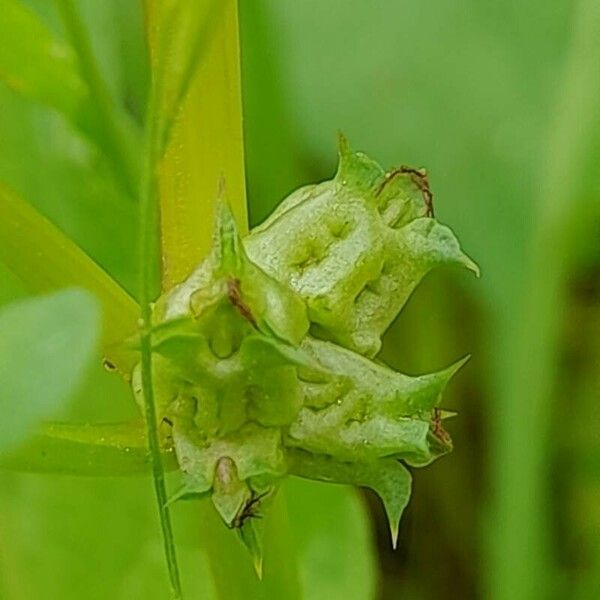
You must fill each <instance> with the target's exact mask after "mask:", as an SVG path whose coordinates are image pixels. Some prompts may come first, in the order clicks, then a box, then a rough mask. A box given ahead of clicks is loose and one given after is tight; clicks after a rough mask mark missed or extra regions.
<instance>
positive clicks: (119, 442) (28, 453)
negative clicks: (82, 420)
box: [0, 421, 177, 477]
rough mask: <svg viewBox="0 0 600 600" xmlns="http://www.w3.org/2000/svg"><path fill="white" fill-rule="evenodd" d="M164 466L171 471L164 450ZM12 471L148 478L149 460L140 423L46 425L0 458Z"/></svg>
mask: <svg viewBox="0 0 600 600" xmlns="http://www.w3.org/2000/svg"><path fill="white" fill-rule="evenodd" d="M163 457H164V463H165V466H166V467H167V468H168V469H169V470H172V469H175V468H176V467H177V463H176V461H175V460H174V456H173V452H172V450H171V449H169V448H164V452H163ZM0 467H2V468H3V469H10V470H13V471H25V472H32V473H55V474H63V475H64V474H66V475H88V476H110V477H114V476H120V475H136V474H149V473H150V470H151V467H150V457H149V454H148V447H147V444H146V434H145V430H144V426H143V423H142V422H141V421H140V422H133V423H107V424H98V425H71V424H66V423H48V424H44V425H42V426H41V428H40V430H39V432H38V433H36V435H35V436H34V437H33V438H32V439H31V440H29V441H28V442H26V443H25V444H23V445H21V446H19V447H18V448H16V449H15V450H13V451H11V452H8V453H6V454H5V455H3V456H2V457H0Z"/></svg>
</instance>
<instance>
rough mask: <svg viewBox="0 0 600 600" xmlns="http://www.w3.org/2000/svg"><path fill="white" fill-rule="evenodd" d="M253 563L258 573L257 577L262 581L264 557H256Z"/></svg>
mask: <svg viewBox="0 0 600 600" xmlns="http://www.w3.org/2000/svg"><path fill="white" fill-rule="evenodd" d="M253 563H254V571H255V572H256V576H257V577H258V578H259V579H260V580H261V581H262V578H263V559H262V556H255V557H254V561H253Z"/></svg>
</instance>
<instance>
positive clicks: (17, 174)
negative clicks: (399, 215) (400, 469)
mask: <svg viewBox="0 0 600 600" xmlns="http://www.w3.org/2000/svg"><path fill="white" fill-rule="evenodd" d="M12 2H13V3H14V0H12ZM23 3H24V4H25V5H27V6H28V7H29V8H30V9H31V10H32V11H34V15H36V16H37V17H38V18H39V19H40V20H41V22H42V23H43V24H44V26H45V27H47V28H48V29H49V31H50V32H51V36H52V39H56V40H58V41H59V43H60V44H69V43H70V42H69V39H70V38H69V36H68V34H67V32H66V31H65V30H64V27H63V25H62V22H61V19H60V14H59V12H58V11H57V9H56V5H55V3H52V2H48V1H47V0H27V1H25V2H23ZM3 4H4V2H0V6H2V5H3ZM75 4H76V5H77V6H78V8H80V9H81V11H82V14H83V16H84V24H85V26H86V28H87V30H88V31H89V32H90V35H91V40H92V48H93V50H94V53H95V55H96V56H97V57H98V60H99V69H100V73H101V74H102V75H103V77H104V78H105V80H106V82H107V87H108V93H109V95H110V98H111V101H113V102H114V103H115V104H116V105H117V106H118V107H119V109H121V110H123V111H124V112H125V113H126V114H127V115H128V116H127V122H128V125H127V126H126V130H127V131H130V130H133V131H134V132H135V128H136V125H135V124H136V123H139V122H140V119H141V115H142V114H143V112H144V107H145V97H146V89H147V66H146V61H145V48H144V39H143V19H142V12H141V6H140V3H139V2H138V1H137V0H106V1H104V2H98V1H96V0H79V1H77V2H75ZM240 5H241V14H242V41H243V45H242V61H243V67H244V103H245V127H246V151H247V165H248V178H249V179H248V182H249V193H250V212H251V216H252V219H253V221H254V223H257V222H258V221H260V220H262V219H263V218H264V217H265V216H266V215H267V214H268V212H269V211H270V210H271V209H272V207H273V206H274V205H275V204H276V202H278V201H279V200H280V199H281V198H283V197H284V196H285V195H287V194H288V193H289V192H290V191H291V190H292V189H294V188H295V187H296V186H298V185H300V184H302V183H304V182H306V181H316V180H319V179H325V178H328V177H330V176H331V174H332V172H333V170H334V161H333V160H332V156H333V149H334V145H335V133H336V130H338V129H341V130H343V131H344V132H345V133H346V134H347V135H348V136H349V137H350V139H352V140H353V143H354V144H355V145H356V146H357V148H359V149H361V150H365V151H367V152H369V153H370V154H372V155H375V156H378V157H380V158H381V159H382V162H383V163H384V165H385V166H392V165H398V164H402V163H406V164H410V165H412V166H416V167H420V166H425V167H427V169H428V172H429V176H430V183H431V186H432V189H433V192H434V204H435V209H436V216H437V217H438V218H439V219H440V221H441V222H449V223H452V224H453V227H454V229H455V230H456V232H457V233H458V235H459V236H460V238H461V241H462V242H463V244H464V246H465V248H468V249H469V252H470V253H471V254H472V255H473V256H476V257H477V259H478V262H479V263H480V266H481V268H482V272H483V277H482V280H481V283H478V284H477V285H476V286H475V285H474V284H473V282H472V281H471V280H470V278H467V277H465V276H463V275H462V274H461V273H460V272H459V271H448V272H446V273H443V274H435V275H431V276H429V277H428V278H427V279H426V281H425V282H424V284H423V285H422V287H421V288H420V289H419V290H418V291H417V292H416V297H415V299H414V300H415V301H414V302H412V301H411V302H409V304H408V306H407V308H406V309H405V311H404V314H403V315H402V316H401V317H400V318H399V319H398V322H397V324H396V325H395V326H394V328H393V330H392V331H391V332H390V334H389V335H388V336H387V339H386V340H385V341H384V356H385V359H386V360H387V361H388V362H390V363H391V364H393V365H394V366H396V367H398V368H401V369H402V370H403V371H408V372H415V373H416V372H424V371H431V370H434V369H437V368H439V367H440V366H442V365H444V364H448V363H449V362H450V361H451V360H452V359H453V358H454V357H456V356H461V355H464V354H466V353H467V352H469V353H472V355H473V360H472V361H471V363H470V364H469V366H468V368H465V369H464V370H463V372H462V373H461V374H459V375H458V376H457V379H456V384H455V386H454V388H453V390H450V391H451V392H452V391H453V394H452V395H450V396H449V399H450V400H451V401H452V402H451V405H452V406H453V408H456V409H457V410H458V411H459V412H460V418H458V419H455V420H454V421H453V422H452V424H451V425H450V426H449V428H450V429H451V430H452V434H453V437H454V440H455V452H454V454H453V455H452V457H451V458H450V459H449V460H446V461H444V463H440V464H439V465H435V466H433V467H431V468H429V469H426V470H421V471H420V472H419V473H418V474H417V476H416V477H415V482H414V484H415V485H414V497H413V502H412V504H411V507H410V508H409V510H408V512H407V515H406V517H405V522H404V524H403V526H402V527H401V531H400V548H399V550H398V551H397V552H396V553H393V554H392V553H391V552H390V551H389V539H388V538H389V534H388V531H387V524H386V523H385V522H384V521H383V520H379V521H376V523H377V535H378V538H377V539H378V540H379V554H378V558H376V559H374V558H373V557H372V556H371V555H370V554H369V552H368V551H365V550H364V549H365V548H367V547H368V543H369V539H370V532H369V528H368V525H367V523H366V522H365V521H364V517H363V516H362V514H361V512H360V510H359V506H358V504H357V502H356V499H355V498H354V497H352V496H348V495H346V494H345V490H337V489H336V488H333V487H325V488H323V487H319V486H317V485H316V484H315V485H314V486H311V487H310V489H309V488H306V487H301V488H296V487H295V485H294V486H289V494H288V498H287V504H288V505H289V506H288V510H289V514H290V515H291V516H293V518H292V520H291V525H290V527H291V528H292V529H293V531H292V532H289V531H288V532H287V533H286V536H287V535H288V534H289V533H291V534H293V535H294V536H296V537H295V539H296V540H297V547H295V548H294V550H293V551H294V552H296V553H297V554H298V556H299V557H300V559H301V561H300V565H301V566H300V572H299V574H298V577H299V578H300V582H301V588H302V589H303V590H304V591H305V597H306V598H315V599H320V598H326V597H327V598H329V597H334V596H336V595H337V596H339V597H347V598H352V599H353V600H354V599H356V600H359V599H364V598H373V597H380V598H384V599H387V598H390V599H391V598H398V597H401V598H414V599H417V600H418V599H426V598H440V597H448V596H449V595H451V596H452V597H460V598H479V597H493V598H502V599H503V598H507V599H508V598H510V599H511V600H513V599H515V598H536V597H540V598H546V597H556V598H577V599H587V598H590V599H591V598H596V597H597V592H598V589H599V588H600V581H599V578H598V573H600V545H599V544H598V539H600V509H599V508H598V507H600V468H599V465H600V442H599V441H598V440H599V439H600V438H599V436H598V434H597V431H598V424H599V416H600V415H599V414H598V401H597V400H598V397H599V395H600V370H599V367H598V365H599V364H600V347H599V346H598V339H600V309H599V305H600V289H599V288H598V283H597V282H598V279H599V272H600V271H599V265H600V244H599V243H598V239H599V238H600V216H599V213H600V210H599V206H600V201H599V196H600V178H599V171H598V168H597V164H598V157H599V156H600V136H599V135H598V134H599V133H600V130H599V127H598V125H599V119H598V117H599V116H600V104H598V103H597V101H596V98H597V97H598V96H599V94H598V85H599V80H598V79H599V71H598V69H597V65H598V63H599V51H598V43H599V42H600V28H599V26H598V8H597V3H596V2H594V1H593V0H557V1H554V2H542V1H541V0H533V1H532V2H527V3H522V2H517V1H516V0H501V1H499V2H496V3H493V4H490V3H482V2H479V1H478V0H467V1H466V2H461V3H453V2H446V1H444V0H432V1H430V2H422V1H419V0H401V1H398V0H375V1H373V2H358V1H355V2H354V1H352V2H351V1H349V0H320V1H318V0H302V1H301V2H298V1H294V0H241V3H240ZM3 18H4V16H3V14H2V12H1V11H0V20H2V19H3ZM3 24H4V23H3ZM44 35H46V34H44ZM41 41H42V39H41V38H40V39H37V40H36V42H41ZM2 45H3V50H2V54H0V57H1V56H4V52H5V51H6V49H7V47H8V46H7V42H6V39H5V38H4V37H3V39H2ZM9 49H10V48H9ZM28 50H31V51H33V48H29V49H28ZM69 60H70V59H69ZM29 66H30V67H31V68H33V65H29ZM1 71H2V70H1V69H0V74H1ZM27 72H29V71H27ZM23 73H25V71H23ZM81 77H83V76H81ZM53 82H54V80H52V81H51V82H50V83H53ZM86 85H89V84H88V83H87V81H86ZM37 100H44V101H45V102H46V103H47V104H50V105H52V106H54V108H51V107H50V106H43V105H41V104H39V103H37V102H36V101H35V99H33V98H30V99H24V98H23V97H22V96H20V95H19V94H17V93H16V92H15V90H14V89H13V88H10V87H8V86H5V85H4V84H0V106H1V107H2V110H1V111H0V181H1V182H2V183H3V184H6V185H8V186H10V187H11V188H12V189H14V190H15V191H16V192H17V193H18V194H19V195H20V196H22V197H23V198H25V199H26V200H27V201H28V202H30V203H31V204H33V205H34V206H35V207H36V208H37V209H38V210H40V211H41V212H42V213H43V214H44V215H46V216H47V217H48V218H49V219H50V220H51V221H52V222H53V223H54V224H56V225H57V226H58V227H59V228H61V229H62V230H63V231H65V232H66V233H67V234H68V235H69V236H70V237H72V238H73V239H74V240H75V241H76V242H77V243H78V244H79V245H80V246H81V247H83V248H84V250H86V251H87V252H88V253H89V254H90V255H91V256H92V257H93V258H94V259H95V260H96V261H98V262H99V263H100V264H101V265H102V266H103V267H105V268H106V269H107V270H108V272H109V273H110V274H111V275H113V276H114V277H115V278H116V279H117V280H118V281H119V282H120V283H121V284H122V285H123V286H124V287H125V288H126V289H128V290H129V291H132V290H134V289H135V277H136V273H135V267H134V265H135V252H134V248H135V247H136V230H135V205H134V202H133V201H132V200H131V198H130V197H129V196H128V194H127V193H126V191H125V190H124V189H123V178H122V176H120V175H119V174H118V173H117V172H115V161H114V159H113V158H114V157H112V156H110V155H108V154H107V151H106V145H104V146H102V145H101V144H99V143H97V142H95V141H94V139H93V137H91V136H90V135H89V134H88V133H85V134H82V130H81V128H78V127H76V126H74V125H73V121H72V120H71V119H68V118H66V117H65V116H64V108H63V107H62V104H61V103H59V104H60V106H57V105H56V102H54V104H53V103H52V102H49V101H48V99H47V98H46V99H44V98H40V97H39V96H38V97H37ZM69 106H70V105H69ZM57 108H60V109H61V110H62V111H63V112H61V110H57ZM191 133H192V132H190V135H191ZM133 135H135V133H134V134H133ZM201 169H202V165H201V164H199V165H198V171H201ZM561 186H562V187H561ZM559 188H560V189H559ZM557 198H558V199H559V201H560V202H559V203H558V204H560V205H561V206H567V207H573V210H572V211H570V210H569V211H567V212H568V214H567V215H566V216H565V217H564V218H562V217H561V219H560V220H559V222H558V224H556V223H553V224H552V231H551V232H550V230H549V229H548V227H547V223H548V221H547V219H548V217H547V210H548V207H549V206H555V205H556V199H557ZM543 215H546V216H543ZM540 230H541V234H540ZM546 236H549V237H546ZM540 239H541V240H542V243H540V241H539V240H540ZM555 243H556V246H557V247H559V248H560V256H559V258H560V260H561V262H562V261H565V262H566V264H561V265H559V268H558V269H557V268H555V267H556V265H555V264H554V257H555V255H556V252H557V251H556V250H555V249H554V245H555ZM536 247H537V249H536ZM540 247H541V248H542V254H541V256H542V258H543V257H544V256H545V254H544V252H543V251H544V250H546V249H548V250H550V249H551V250H552V252H551V253H549V254H548V256H552V257H553V261H552V262H547V263H543V262H542V263H541V264H540V259H539V258H535V256H536V253H539V249H540ZM532 261H533V262H532ZM536 261H537V263H536ZM532 264H534V265H535V266H536V267H535V270H532V266H531V265H532ZM536 273H537V275H536ZM540 273H542V275H543V276H544V278H545V277H546V276H547V277H549V278H551V279H552V278H553V277H554V275H555V274H556V278H555V280H552V281H551V282H550V283H551V286H550V289H551V290H552V293H550V294H548V293H546V292H544V293H542V295H541V296H540V297H539V300H536V304H535V306H536V309H539V310H536V311H535V312H534V317H535V318H536V319H537V318H541V319H542V321H541V322H542V324H543V325H544V327H543V330H542V329H540V330H537V325H536V328H533V331H532V330H531V329H529V328H527V327H525V323H524V319H523V316H522V315H523V314H525V313H526V312H527V311H526V310H525V311H524V310H523V305H524V303H525V302H526V301H527V298H529V297H531V298H534V299H537V298H538V296H537V295H536V294H538V293H539V292H538V291H536V290H543V289H546V288H545V287H544V286H546V285H547V281H546V280H545V279H543V278H542V279H541V278H540ZM532 275H533V276H532ZM540 282H541V284H540ZM25 293H26V289H25V288H24V287H23V286H22V284H21V282H20V281H19V279H18V278H17V277H15V276H14V274H12V273H11V272H10V271H8V270H7V269H6V268H5V267H4V266H2V265H0V301H2V302H3V303H5V302H7V301H9V300H12V299H14V298H17V297H19V296H23V295H24V294H25ZM536 313H539V314H536ZM527 321H528V320H527ZM440 332H442V333H441V334H440ZM549 332H550V335H548V333H549ZM537 357H542V359H543V362H541V363H540V362H538V358H537ZM511 361H513V362H511ZM514 361H517V362H521V363H523V364H524V365H525V369H521V374H519V375H518V378H517V376H516V375H515V373H517V370H516V369H515V368H514V366H515V362H514ZM96 362H97V365H96V367H95V368H94V369H93V370H91V371H90V373H89V375H88V376H87V379H86V381H85V382H84V384H83V389H82V391H80V392H79V393H77V394H76V396H75V398H74V399H73V401H72V402H71V405H70V409H69V415H68V416H69V417H70V418H71V420H78V421H84V420H104V421H109V420H124V419H128V418H130V417H131V416H132V415H133V414H134V413H135V411H134V407H133V403H132V401H131V398H130V396H129V393H128V391H127V390H126V388H125V387H124V386H123V385H122V384H121V382H120V381H118V379H117V378H116V377H114V375H111V374H109V373H106V372H105V371H103V369H102V367H101V366H100V357H98V361H96ZM529 365H532V369H533V370H532V372H531V373H530V375H529V377H530V379H529V380H528V378H527V377H526V375H527V374H528V367H529ZM540 365H542V366H541V367H540ZM523 373H525V375H523ZM530 384H531V385H530ZM540 385H541V390H542V393H540V387H538V386H540ZM530 388H531V392H532V393H535V395H536V397H537V398H538V400H539V398H540V397H541V398H542V399H543V402H542V403H540V402H539V401H536V402H535V403H533V404H532V403H530V402H529V401H528V400H529V392H530ZM3 427H4V425H2V424H1V423H0V431H3ZM0 483H1V485H0V597H2V598H7V599H9V600H21V599H24V600H29V599H30V598H59V597H60V598H67V599H68V598H81V597H86V598H90V599H92V600H95V599H98V600H105V599H106V598H111V599H113V598H114V599H119V598H124V599H125V598H127V599H130V598H136V597H146V598H164V597H165V595H166V593H167V589H166V584H165V582H164V579H163V577H161V576H159V572H160V571H161V569H162V556H161V547H160V540H159V538H158V536H157V523H156V517H155V514H154V507H153V505H152V502H151V499H152V498H151V486H150V482H149V481H148V480H146V479H143V478H141V479H129V478H120V479H106V480H86V479H72V478H70V477H62V478H50V477H41V476H31V475H19V476H17V475H7V474H5V473H1V474H0ZM338 492H339V495H336V494H337V493H338ZM290 494H291V495H290ZM326 496H327V497H326ZM367 498H370V497H367ZM336 506H337V509H338V512H335V511H334V510H333V509H332V508H331V507H334V508H335V507H336ZM373 514H374V516H376V515H377V514H378V511H373ZM175 516H176V521H177V522H176V527H177V530H178V537H179V539H182V540H183V541H182V552H181V556H182V561H183V563H184V564H183V573H184V583H185V587H186V588H187V590H188V595H189V597H190V598H195V597H202V598H204V597H207V598H210V597H211V596H210V594H211V593H213V592H214V589H213V582H212V581H211V579H210V576H209V573H210V569H209V568H208V565H207V563H206V560H205V559H206V551H205V546H204V545H203V544H209V545H210V544H211V543H213V544H215V545H217V546H219V545H220V544H221V542H222V541H221V540H216V541H214V540H198V537H197V536H196V535H195V532H196V531H197V525H198V519H200V518H202V519H208V518H210V517H209V514H208V513H207V515H198V514H197V513H196V511H195V509H194V507H193V505H192V504H190V505H186V506H185V507H184V508H182V509H181V510H180V511H178V512H176V513H175ZM349 523H352V524H354V526H353V527H352V528H349V527H348V524H349ZM340 530H342V531H340ZM215 531H216V530H215ZM532 535H533V537H532ZM286 539H287V538H286ZM222 544H223V545H222V547H223V552H224V553H226V552H227V551H228V550H230V548H228V547H227V546H226V542H225V541H223V542H222ZM279 551H281V552H286V551H287V550H286V549H285V545H283V546H282V547H280V549H279ZM342 557H345V558H346V559H345V560H342ZM268 564H269V557H268V556H267V557H265V568H268ZM311 565H312V567H311ZM309 567H310V568H309ZM307 569H308V570H307ZM57 573H60V574H61V577H57V576H56V574H57ZM308 573H310V574H308ZM283 576H284V577H287V576H290V577H295V575H294V574H288V573H284V574H283ZM252 582H253V574H252V572H251V566H250V565H248V564H243V563H240V565H239V576H238V578H237V581H231V582H230V585H232V586H236V585H238V584H239V585H245V584H247V585H248V586H249V587H248V589H249V590H251V591H250V592H249V593H248V597H251V598H252V597H258V596H257V595H256V594H258V592H256V590H257V589H258V588H257V587H256V586H254V587H252V586H253V584H252ZM333 590H335V592H334V591H333ZM340 590H341V591H340ZM449 590H450V591H449ZM338 592H339V593H338ZM262 593H263V594H265V593H268V592H264V590H263V592H262ZM266 597H267V598H268V596H266Z"/></svg>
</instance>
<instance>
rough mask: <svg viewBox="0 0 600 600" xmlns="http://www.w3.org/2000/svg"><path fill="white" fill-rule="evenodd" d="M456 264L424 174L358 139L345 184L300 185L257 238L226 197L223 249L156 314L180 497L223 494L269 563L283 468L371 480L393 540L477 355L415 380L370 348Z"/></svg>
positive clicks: (165, 414) (219, 229)
mask: <svg viewBox="0 0 600 600" xmlns="http://www.w3.org/2000/svg"><path fill="white" fill-rule="evenodd" d="M443 264H458V265H463V266H466V267H467V268H469V269H471V270H473V271H475V272H477V267H476V265H475V264H474V263H473V262H472V261H471V260H470V259H469V258H468V257H467V256H466V255H465V254H463V253H462V251H461V250H460V247H459V244H458V241H457V240H456V238H455V236H454V234H453V233H452V232H451V231H450V230H449V229H448V228H447V227H445V226H443V225H440V224H439V223H438V222H437V221H436V220H435V219H434V217H433V210H432V204H431V193H430V191H429V186H428V182H427V177H426V174H425V172H424V171H422V170H415V169H410V168H407V167H401V168H399V169H395V170H392V171H390V172H387V173H386V172H384V171H383V169H381V167H380V166H379V165H378V164H376V163H375V162H373V161H372V160H370V159H369V158H368V157H366V156H365V155H364V154H361V153H355V152H352V151H350V149H349V148H348V146H347V144H346V142H345V140H342V142H341V144H340V163H339V168H338V172H337V174H336V176H335V177H334V178H333V179H332V180H330V181H325V182H323V183H319V184H316V185H311V186H307V187H304V188H301V189H299V190H298V191H296V192H294V193H293V194H292V195H291V196H289V197H288V198H287V199H286V200H284V201H283V202H282V203H281V205H280V206H279V207H278V208H277V209H276V210H275V211H274V212H273V214H272V215H271V216H270V217H269V218H268V219H267V220H266V221H265V222H264V223H263V224H262V225H260V226H259V227H257V228H256V229H254V230H253V231H252V232H251V233H250V234H249V235H248V236H246V237H245V238H244V239H241V238H240V236H239V235H238V232H237V229H236V226H235V222H234V220H233V217H232V215H231V212H230V211H229V209H228V207H227V205H225V204H224V203H220V204H219V206H218V211H217V219H216V227H215V235H214V243H213V248H212V251H211V253H210V255H209V256H208V257H207V258H206V259H205V260H204V261H203V262H202V263H201V264H200V266H199V267H198V268H197V269H196V270H195V271H194V272H193V273H192V274H191V275H190V276H189V277H188V279H187V280H185V281H184V282H182V283H181V284H179V285H178V286H176V287H175V288H173V289H172V290H170V291H169V292H168V293H166V294H165V295H164V296H163V297H161V298H160V300H159V301H158V302H157V304H156V307H155V311H154V327H153V332H152V339H153V357H154V358H153V360H154V372H155V386H156V397H157V402H158V411H159V414H160V416H161V418H162V420H163V422H164V423H165V424H166V426H167V427H168V428H169V435H170V436H172V440H173V445H174V448H175V452H176V455H177V460H178V463H179V466H180V469H181V472H182V473H183V479H184V481H183V487H182V489H181V491H180V492H179V493H178V494H177V496H176V498H193V497H202V496H205V495H210V497H211V498H212V501H213V503H214V505H215V507H216V509H217V510H218V512H219V513H220V515H221V517H222V518H223V520H224V522H225V523H226V524H227V525H228V526H229V527H231V528H235V529H236V530H237V531H238V532H239V534H240V536H241V538H242V540H243V541H244V543H245V544H246V545H247V546H248V548H249V549H250V550H251V552H252V553H253V554H254V556H255V559H256V560H257V563H258V562H259V561H260V554H261V551H260V525H261V520H260V519H256V518H255V517H257V516H259V515H260V514H261V511H263V510H264V509H265V504H266V503H268V501H269V499H270V498H271V497H272V496H273V493H274V491H275V490H276V488H277V484H278V482H279V481H280V480H281V479H282V478H283V477H285V476H287V475H290V474H291V475H297V476H301V477H307V478H311V479H317V480H322V481H329V482H338V483H348V484H355V485H360V486H367V487H371V488H372V489H374V490H375V491H376V492H377V493H378V494H379V495H380V497H381V498H382V500H383V503H384V505H385V508H386V511H387V514H388V518H389V521H390V527H391V530H392V537H393V541H394V543H395V541H396V537H397V531H398V522H399V519H400V516H401V514H402V511H403V509H404V507H405V506H406V504H407V502H408V499H409V495H410V474H409V472H408V470H407V469H406V467H405V465H410V466H422V465H426V464H429V463H430V462H431V461H433V460H435V459H436V458H437V457H439V456H441V455H443V454H445V453H447V452H448V451H449V450H451V448H452V444H451V440H450V437H449V436H448V434H447V433H446V431H445V430H444V428H443V426H442V420H443V419H444V418H445V417H446V416H447V413H444V412H443V411H441V410H440V409H439V408H438V405H439V402H440V399H441V395H442V392H443V390H444V388H445V386H446V384H447V383H448V381H449V379H450V378H451V377H452V375H453V374H454V373H455V372H456V371H457V370H458V368H460V366H461V365H462V363H463V362H464V361H460V362H458V363H456V364H455V365H453V366H451V367H449V368H447V369H445V370H442V371H439V372H437V373H432V374H428V375H423V376H420V377H409V376H407V375H403V374H401V373H397V372H395V371H393V370H391V369H390V368H388V367H386V366H384V365H383V364H381V363H379V362H376V361H374V360H372V359H373V357H374V356H375V355H376V354H377V352H378V351H379V349H380V347H381V336H382V335H383V333H384V332H385V330H386V329H387V328H388V326H389V325H390V323H391V322H392V321H393V319H394V318H395V317H396V315H397V314H398V312H399V311H400V310H401V309H402V307H403V305H404V304H405V302H406V301H407V299H408V297H409V296H410V294H411V293H412V291H413V290H414V288H415V287H416V286H417V284H418V283H419V281H420V280H421V279H422V278H423V277H424V276H425V275H426V274H427V273H428V272H429V271H430V270H431V269H433V268H434V267H436V266H439V265H443ZM134 388H139V385H136V382H135V378H134Z"/></svg>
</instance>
